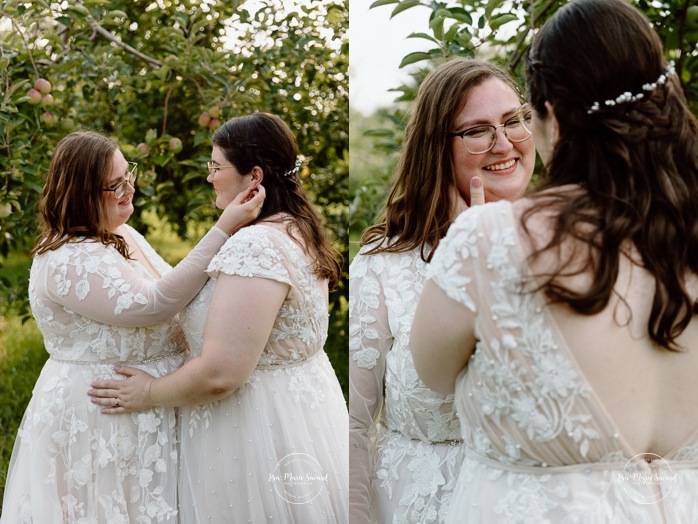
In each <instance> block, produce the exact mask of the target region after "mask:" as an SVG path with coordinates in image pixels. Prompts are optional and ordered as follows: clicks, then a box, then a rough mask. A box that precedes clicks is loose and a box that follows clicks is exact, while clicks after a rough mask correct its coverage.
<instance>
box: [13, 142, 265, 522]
mask: <svg viewBox="0 0 698 524" xmlns="http://www.w3.org/2000/svg"><path fill="white" fill-rule="evenodd" d="M136 169H137V166H136V164H135V163H134V162H126V159H125V158H124V156H123V154H122V153H121V151H120V150H119V148H118V146H117V144H116V142H115V141H114V140H112V139H110V138H108V137H106V136H103V135H101V134H98V133H93V132H84V131H81V132H76V133H72V134H70V135H68V136H67V137H65V138H63V139H62V140H61V141H60V142H59V143H58V145H57V146H56V148H55V151H54V154H53V158H52V160H51V165H50V167H49V170H48V173H47V175H46V183H45V186H44V192H43V197H42V199H41V203H40V209H39V211H40V215H41V219H42V231H41V236H40V240H39V242H38V244H37V246H36V247H35V248H34V250H33V251H32V255H33V257H34V260H33V262H32V266H31V272H30V282H29V303H30V304H31V308H32V313H33V315H34V318H35V319H36V323H37V325H38V327H39V329H40V330H41V333H42V335H43V337H44V343H45V346H46V350H47V351H48V353H49V355H50V358H49V359H48V361H47V362H46V364H45V366H44V368H43V370H42V372H41V375H40V377H39V379H38V381H37V383H36V386H35V387H34V390H33V396H32V399H31V401H30V402H29V405H28V407H27V411H26V413H25V415H24V418H23V421H22V425H21V428H20V430H19V432H18V435H17V439H16V441H15V447H14V451H13V453H12V459H11V461H10V468H9V471H8V474H7V482H6V486H5V494H4V501H3V507H2V516H1V517H0V522H2V524H14V523H17V522H37V523H38V522H79V521H80V522H82V521H85V522H107V521H109V522H112V521H114V522H116V521H118V522H151V521H154V520H155V519H154V517H155V515H154V513H153V511H154V510H153V509H152V508H157V521H158V522H168V523H174V522H175V518H176V507H177V496H176V489H177V480H176V477H177V475H176V473H177V469H176V456H177V448H176V440H175V437H174V434H173V428H174V425H175V419H176V417H175V411H174V410H173V409H158V410H150V411H147V412H145V413H143V414H142V416H139V417H126V416H125V417H120V418H119V420H118V421H117V422H116V423H114V421H112V420H109V419H108V418H107V417H104V416H102V415H101V414H100V413H99V411H98V410H96V409H94V406H92V404H90V403H89V402H88V400H87V390H88V388H89V384H90V382H91V381H92V380H94V379H97V378H107V377H113V376H115V373H114V371H113V367H114V365H116V364H119V363H130V364H134V365H138V366H139V367H141V369H146V370H148V371H150V372H151V373H154V374H156V375H160V374H163V373H168V372H170V371H173V370H174V369H176V368H177V367H178V366H179V365H181V364H182V362H183V360H184V353H185V351H186V348H187V346H186V342H185V338H184V333H183V332H182V329H181V328H180V326H179V324H178V323H177V322H176V321H175V320H174V317H175V315H177V314H178V313H179V311H180V310H181V309H182V308H183V307H184V306H185V305H186V304H187V303H189V302H190V301H191V300H192V298H194V296H195V295H196V293H198V292H199V290H200V289H201V287H202V286H203V285H204V283H205V282H206V280H207V279H208V276H207V275H206V272H205V269H206V266H207V265H208V264H209V262H210V260H211V258H212V257H213V255H214V254H215V253H216V252H217V251H218V249H219V248H220V247H221V246H222V245H223V244H224V243H225V242H226V240H227V239H228V237H229V235H230V234H232V233H233V232H234V231H236V230H237V229H238V228H239V227H241V226H242V225H244V224H245V223H247V222H249V221H251V220H252V219H254V218H256V217H257V216H258V215H259V206H261V203H262V201H263V198H264V193H263V191H260V193H259V194H257V195H255V196H252V193H253V192H252V191H246V192H244V193H243V194H242V195H240V197H239V198H237V199H235V201H234V202H233V203H231V205H230V206H229V207H227V208H226V209H225V211H223V214H222V215H221V218H220V219H219V220H218V222H217V223H216V227H214V228H212V229H211V231H209V232H208V234H207V235H206V236H204V238H203V239H202V240H201V241H200V242H199V244H198V245H197V246H196V247H195V248H194V249H193V250H192V252H191V253H189V255H188V256H187V257H185V258H184V260H182V262H180V263H179V264H178V265H177V266H176V267H175V268H172V267H170V266H169V264H167V263H166V262H165V261H164V260H163V259H162V258H160V257H159V256H158V254H157V253H156V252H155V251H154V250H153V248H152V247H151V246H150V245H149V244H148V242H147V241H146V240H145V238H143V236H141V235H140V234H139V233H138V232H137V231H136V230H135V229H133V228H131V227H130V226H128V225H127V224H126V221H127V220H128V219H129V217H130V216H131V214H132V213H133V211H134V209H133V203H132V198H131V197H132V196H133V193H134V188H133V185H134V184H135V181H136V174H137V171H136ZM110 186H111V187H110ZM105 188H107V189H105ZM107 192H112V193H113V194H114V196H115V197H116V198H112V196H111V195H108V194H107ZM250 196H252V198H251V199H250V200H249V202H246V203H245V204H241V202H243V201H244V200H245V199H246V198H248V197H250ZM144 450H147V452H144ZM37 479H41V481H40V482H37Z"/></svg>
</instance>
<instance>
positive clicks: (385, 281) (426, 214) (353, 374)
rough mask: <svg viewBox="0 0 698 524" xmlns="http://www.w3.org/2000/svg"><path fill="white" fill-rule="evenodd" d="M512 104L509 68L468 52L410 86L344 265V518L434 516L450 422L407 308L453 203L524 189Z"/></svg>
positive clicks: (521, 119) (444, 482) (516, 99)
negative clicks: (372, 220)
mask: <svg viewBox="0 0 698 524" xmlns="http://www.w3.org/2000/svg"><path fill="white" fill-rule="evenodd" d="M522 103H523V100H522V98H521V96H520V95H519V93H518V90H517V88H516V85H515V84H514V82H513V81H512V79H511V78H510V77H509V76H508V75H507V74H506V73H504V72H503V71H502V70H500V69H499V68H498V67H496V66H495V65H493V64H490V63H489V62H484V61H480V60H466V59H455V60H452V61H450V62H448V63H446V64H443V65H442V66H440V67H438V68H437V69H435V70H434V71H433V72H432V73H430V74H429V75H428V76H427V77H426V79H425V80H424V82H423V83H422V85H421V86H420V88H419V94H418V96H417V100H416V102H415V104H414V107H413V112H412V115H411V117H410V121H409V123H408V124H407V128H406V131H405V140H404V142H403V146H402V151H401V154H400V160H399V163H398V166H397V169H396V173H395V180H394V181H393V186H392V189H391V192H390V196H389V198H388V202H387V204H386V206H385V209H384V211H383V213H382V215H381V216H380V217H379V220H378V222H377V223H376V224H375V225H373V226H371V227H369V228H368V229H366V231H364V233H363V236H362V238H361V243H362V248H361V251H360V252H359V254H358V255H357V256H356V258H355V259H354V261H353V262H352V264H351V267H350V268H349V348H350V350H349V351H350V363H349V380H350V388H349V391H350V399H349V412H350V415H351V417H350V424H351V426H350V446H349V453H350V465H351V470H350V472H351V482H350V507H351V509H350V511H351V513H350V515H351V518H350V521H351V522H352V524H353V523H357V524H368V523H374V522H386V523H387V522H402V523H405V524H415V523H423V522H434V523H441V522H443V519H444V517H445V515H446V510H447V509H448V504H449V501H450V500H451V494H452V490H453V487H454V482H455V476H456V473H457V468H456V464H459V463H460V461H461V459H462V451H461V445H460V444H461V440H460V439H461V434H460V433H461V432H460V424H459V421H458V418H457V417H456V414H455V412H454V409H453V402H452V399H449V398H448V397H444V396H440V395H438V394H436V393H434V392H432V391H430V390H429V389H428V388H427V387H426V386H425V385H424V384H423V383H422V382H420V381H419V380H418V378H417V374H416V372H415V370H414V364H413V362H412V357H411V355H410V351H409V347H410V343H411V339H410V328H411V325H412V316H413V315H414V309H415V307H416V304H417V299H418V298H419V294H420V293H421V290H422V286H423V283H424V278H425V276H426V271H427V262H428V261H429V260H430V259H431V254H432V252H433V250H434V249H435V248H436V246H437V245H438V244H439V242H440V240H441V237H442V236H444V235H445V234H446V231H447V230H448V228H449V226H450V225H451V223H452V222H453V220H454V219H455V217H456V216H457V215H458V213H460V212H461V211H463V210H464V209H467V208H468V206H470V205H476V204H478V203H483V202H484V201H485V200H487V201H494V200H501V199H504V198H506V199H515V198H517V197H519V196H520V195H522V194H523V192H524V191H525V190H526V186H527V184H528V181H529V180H530V178H531V175H532V173H533V163H534V160H535V150H534V147H533V140H528V138H530V136H531V134H530V133H529V132H528V131H527V130H526V128H525V127H524V123H525V122H527V121H528V119H529V118H530V112H528V111H527V110H526V106H522ZM500 122H503V123H500ZM500 128H502V132H501V133H500V132H499V129H500ZM456 131H457V132H456ZM461 142H462V143H461ZM483 186H484V187H483ZM464 213H465V214H467V213H470V211H464ZM377 421H378V422H377ZM425 471H427V472H428V473H426V474H425V473H424V472H425Z"/></svg>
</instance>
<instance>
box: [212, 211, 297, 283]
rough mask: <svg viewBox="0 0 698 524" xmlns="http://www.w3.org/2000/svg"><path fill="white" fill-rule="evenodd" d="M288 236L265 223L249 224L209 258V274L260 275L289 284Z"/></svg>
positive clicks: (213, 275)
mask: <svg viewBox="0 0 698 524" xmlns="http://www.w3.org/2000/svg"><path fill="white" fill-rule="evenodd" d="M288 242H293V240H291V239H290V238H289V237H288V235H286V234H285V233H283V232H281V231H279V230H278V229H276V228H274V227H270V226H264V225H259V224H257V225H252V226H248V227H245V228H242V229H241V230H240V231H238V232H237V233H235V234H234V235H233V236H232V237H230V239H229V240H228V241H227V242H226V243H225V245H224V246H223V247H222V248H221V250H220V251H219V253H218V254H217V255H216V256H215V257H214V258H213V260H211V264H209V266H208V269H207V271H208V274H209V275H211V276H212V277H214V278H218V275H219V274H220V273H225V274H226V275H239V276H243V277H262V278H268V279H271V280H276V281H278V282H281V283H283V284H288V285H289V286H292V285H293V284H292V282H291V276H290V271H289V267H288V264H289V260H290V258H291V257H290V256H289V253H288V251H289V249H288V247H289V246H288V245H287V243H288Z"/></svg>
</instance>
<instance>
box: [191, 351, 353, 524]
mask: <svg viewBox="0 0 698 524" xmlns="http://www.w3.org/2000/svg"><path fill="white" fill-rule="evenodd" d="M180 415H181V425H180V438H181V457H180V460H181V463H180V476H179V479H180V484H179V490H180V493H179V497H180V504H179V512H180V516H179V522H180V523H181V524H198V523H204V522H206V523H248V522H253V523H256V522H278V523H283V524H294V523H296V524H301V523H302V524H308V523H313V524H324V523H346V522H347V521H348V497H349V495H348V482H349V473H348V472H349V464H348V434H349V428H348V424H349V422H348V414H347V408H346V404H345V401H344V397H343V395H342V391H341V388H340V386H339V382H338V381H337V377H336V375H335V373H334V370H333V369H332V366H331V364H330V362H329V360H328V359H327V355H326V354H325V353H324V352H321V353H320V354H318V355H316V356H315V357H313V358H311V359H310V360H308V361H305V362H304V363H302V364H299V365H292V366H289V367H281V368H279V367H273V368H267V369H260V368H258V369H257V370H255V372H254V373H253V374H252V377H251V378H250V380H249V381H248V382H247V383H246V384H245V385H244V386H243V387H242V388H241V389H239V390H238V391H236V392H235V393H233V394H232V395H231V396H229V397H227V398H225V399H223V400H220V401H218V402H215V403H213V404H207V405H204V406H199V407H196V408H188V409H183V410H182V411H181V413H180Z"/></svg>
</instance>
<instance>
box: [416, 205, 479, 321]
mask: <svg viewBox="0 0 698 524" xmlns="http://www.w3.org/2000/svg"><path fill="white" fill-rule="evenodd" d="M483 209H485V206H477V207H472V208H470V209H468V210H467V211H465V212H463V213H461V214H460V215H458V217H457V218H456V220H455V221H454V222H453V224H451V227H450V228H449V229H448V233H447V234H446V236H445V237H444V238H443V239H442V240H441V242H439V247H438V248H437V249H436V251H435V252H434V257H433V258H432V260H431V263H430V264H429V272H428V278H430V279H432V280H433V281H434V282H435V283H436V284H437V285H438V286H439V287H440V288H441V289H442V290H443V292H444V293H446V295H447V296H448V297H449V298H451V299H453V300H455V301H456V302H459V303H461V304H463V305H464V306H465V307H467V308H468V309H469V310H470V311H472V312H473V313H475V312H476V311H477V307H476V306H475V300H473V296H472V294H473V293H474V292H475V288H476V277H475V270H474V268H473V263H474V260H476V259H477V258H478V243H479V239H480V238H482V237H483V234H482V232H481V226H480V220H479V218H480V215H481V213H482V210H483Z"/></svg>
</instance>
